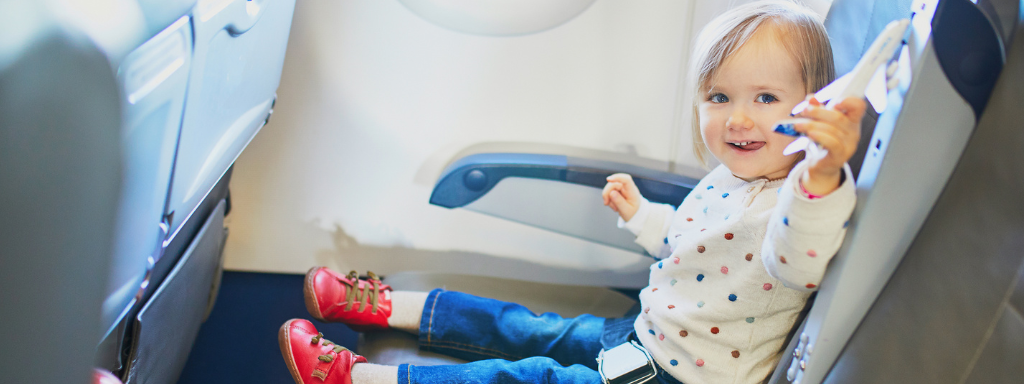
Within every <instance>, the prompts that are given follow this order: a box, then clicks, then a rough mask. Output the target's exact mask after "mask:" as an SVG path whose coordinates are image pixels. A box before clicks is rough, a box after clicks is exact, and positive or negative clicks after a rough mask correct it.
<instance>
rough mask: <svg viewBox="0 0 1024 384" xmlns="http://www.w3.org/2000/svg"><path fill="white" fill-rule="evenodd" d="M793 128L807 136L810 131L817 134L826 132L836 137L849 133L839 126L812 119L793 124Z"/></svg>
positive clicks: (845, 135)
mask: <svg viewBox="0 0 1024 384" xmlns="http://www.w3.org/2000/svg"><path fill="white" fill-rule="evenodd" d="M793 129H794V130H795V131H797V132H800V133H803V134H805V135H807V136H808V137H810V136H811V133H812V132H817V134H819V135H820V134H822V133H826V134H828V135H830V136H834V137H836V138H838V139H845V138H846V137H847V136H849V134H848V133H847V132H846V131H844V130H842V129H840V128H839V127H836V126H835V125H832V124H829V123H823V122H820V121H813V120H812V121H808V122H804V123H798V124H793Z"/></svg>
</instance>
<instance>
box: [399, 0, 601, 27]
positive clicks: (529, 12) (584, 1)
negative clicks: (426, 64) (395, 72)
mask: <svg viewBox="0 0 1024 384" xmlns="http://www.w3.org/2000/svg"><path fill="white" fill-rule="evenodd" d="M400 2H401V3H402V4H404V5H405V6H406V8H409V10H410V11H412V12H413V13H415V14H416V15H418V16H420V17H422V18H423V19H425V20H427V21H429V22H431V23H434V24H436V25H438V26H441V27H444V28H448V29H451V30H455V31H459V32H464V33H471V34H477V35H496V36H512V35H527V34H531V33H535V32H540V31H544V30H547V29H551V28H554V27H556V26H559V25H561V24H563V23H565V22H567V21H569V20H572V19H573V18H575V17H576V16H578V15H579V14H580V13H583V11H585V10H586V9H587V8H589V7H590V5H591V4H593V3H594V0H568V1H547V0H530V1H523V0H502V1H487V2H480V1H474V0H401V1H400Z"/></svg>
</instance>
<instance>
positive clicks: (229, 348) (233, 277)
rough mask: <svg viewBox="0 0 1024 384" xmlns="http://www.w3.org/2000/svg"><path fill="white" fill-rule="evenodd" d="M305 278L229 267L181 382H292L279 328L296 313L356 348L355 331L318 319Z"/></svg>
mask: <svg viewBox="0 0 1024 384" xmlns="http://www.w3.org/2000/svg"><path fill="white" fill-rule="evenodd" d="M304 278H305V276H304V275H283V274H270V273H249V272H224V278H223V280H222V281H221V287H220V293H219V294H218V296H217V302H216V304H215V305H214V307H213V312H212V313H210V318H209V319H207V320H206V323H204V324H203V327H202V328H201V329H200V330H199V336H197V337H196V342H195V345H193V347H192V352H191V354H189V356H188V362H187V363H186V364H185V369H184V370H183V371H182V373H181V378H180V379H178V383H179V384H205V383H211V384H213V383H216V384H226V383H246V384H249V383H268V384H288V383H292V382H293V381H292V377H291V375H290V374H289V373H288V368H286V367H285V365H284V361H283V360H282V358H281V351H280V349H279V348H278V345H277V330H278V329H279V328H280V327H281V324H284V322H285V321H287V320H288V319H292V318H303V319H307V320H311V321H312V322H313V324H314V325H316V328H317V329H318V330H319V331H320V332H321V333H323V334H324V337H326V338H328V339H330V340H331V341H334V342H336V343H338V344H341V345H343V346H345V347H347V348H349V349H352V350H355V347H356V338H357V334H356V333H355V332H353V331H352V330H350V329H349V328H348V327H347V326H345V325H342V324H325V323H321V322H319V321H316V320H313V318H312V317H311V316H310V315H309V313H308V312H307V311H306V305H305V303H304V302H303V299H302V283H303V279H304Z"/></svg>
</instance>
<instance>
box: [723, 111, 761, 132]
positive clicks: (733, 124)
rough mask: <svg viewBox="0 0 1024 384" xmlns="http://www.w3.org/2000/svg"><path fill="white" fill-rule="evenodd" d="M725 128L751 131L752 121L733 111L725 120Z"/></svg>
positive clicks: (740, 112)
mask: <svg viewBox="0 0 1024 384" xmlns="http://www.w3.org/2000/svg"><path fill="white" fill-rule="evenodd" d="M725 127H726V128H729V129H751V128H754V121H753V120H751V119H750V118H749V117H747V115H746V114H744V113H743V111H740V110H738V109H737V110H735V111H733V113H732V114H730V115H729V120H726V122H725Z"/></svg>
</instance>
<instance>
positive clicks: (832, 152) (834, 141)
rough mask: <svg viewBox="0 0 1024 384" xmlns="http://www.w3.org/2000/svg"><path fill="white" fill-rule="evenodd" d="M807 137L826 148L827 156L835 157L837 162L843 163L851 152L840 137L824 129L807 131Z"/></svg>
mask: <svg viewBox="0 0 1024 384" xmlns="http://www.w3.org/2000/svg"><path fill="white" fill-rule="evenodd" d="M807 137H808V138H810V139H811V140H813V141H814V142H815V143H818V145H820V146H821V147H822V148H824V149H826V150H828V154H829V157H833V158H835V159H836V160H837V162H838V163H845V162H846V160H849V155H850V154H852V151H850V149H849V148H847V146H846V145H845V143H844V142H843V140H842V139H841V138H839V137H837V136H836V135H834V134H833V132H830V131H828V130H826V129H820V130H810V131H808V132H807Z"/></svg>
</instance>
